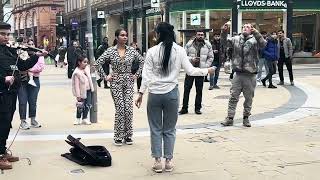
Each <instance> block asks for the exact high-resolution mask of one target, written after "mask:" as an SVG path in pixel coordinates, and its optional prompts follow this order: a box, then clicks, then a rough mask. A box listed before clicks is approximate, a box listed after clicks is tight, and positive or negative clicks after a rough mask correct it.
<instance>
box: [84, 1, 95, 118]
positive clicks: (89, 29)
mask: <svg viewBox="0 0 320 180" xmlns="http://www.w3.org/2000/svg"><path fill="white" fill-rule="evenodd" d="M90 2H91V1H90V0H86V6H87V32H88V33H87V36H88V50H89V59H90V64H91V65H93V64H94V63H95V58H94V55H93V34H92V15H91V3H90ZM91 78H92V82H93V85H94V92H93V93H92V108H91V109H90V121H91V122H92V123H97V119H98V117H97V116H98V105H97V101H98V98H97V80H96V76H95V69H94V68H93V66H91Z"/></svg>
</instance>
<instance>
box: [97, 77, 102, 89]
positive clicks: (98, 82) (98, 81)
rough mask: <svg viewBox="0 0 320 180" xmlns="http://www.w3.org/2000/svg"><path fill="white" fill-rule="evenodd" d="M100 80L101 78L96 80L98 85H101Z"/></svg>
mask: <svg viewBox="0 0 320 180" xmlns="http://www.w3.org/2000/svg"><path fill="white" fill-rule="evenodd" d="M101 82H102V79H98V80H97V84H98V86H99V87H101Z"/></svg>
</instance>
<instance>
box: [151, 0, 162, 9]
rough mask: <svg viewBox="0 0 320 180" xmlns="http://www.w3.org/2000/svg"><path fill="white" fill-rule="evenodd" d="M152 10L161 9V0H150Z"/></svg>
mask: <svg viewBox="0 0 320 180" xmlns="http://www.w3.org/2000/svg"><path fill="white" fill-rule="evenodd" d="M150 1H151V7H152V8H159V7H160V0H150Z"/></svg>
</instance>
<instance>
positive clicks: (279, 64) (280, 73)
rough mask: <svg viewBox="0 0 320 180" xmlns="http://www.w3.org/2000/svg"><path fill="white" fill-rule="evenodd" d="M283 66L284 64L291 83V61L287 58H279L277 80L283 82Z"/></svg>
mask: <svg viewBox="0 0 320 180" xmlns="http://www.w3.org/2000/svg"><path fill="white" fill-rule="evenodd" d="M283 64H286V67H287V70H288V72H289V77H290V81H293V73H292V60H291V59H289V58H285V59H283V58H280V59H279V61H278V70H279V78H280V81H284V78H283Z"/></svg>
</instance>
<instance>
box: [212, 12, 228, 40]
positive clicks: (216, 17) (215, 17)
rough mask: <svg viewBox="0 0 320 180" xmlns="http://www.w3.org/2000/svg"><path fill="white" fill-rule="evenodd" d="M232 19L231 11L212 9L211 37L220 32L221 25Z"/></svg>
mask: <svg viewBox="0 0 320 180" xmlns="http://www.w3.org/2000/svg"><path fill="white" fill-rule="evenodd" d="M230 19H231V11H215V10H214V11H210V28H211V29H212V33H210V39H213V34H214V33H220V31H221V27H222V26H223V25H224V24H225V23H227V22H228V21H229V20H230Z"/></svg>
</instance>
